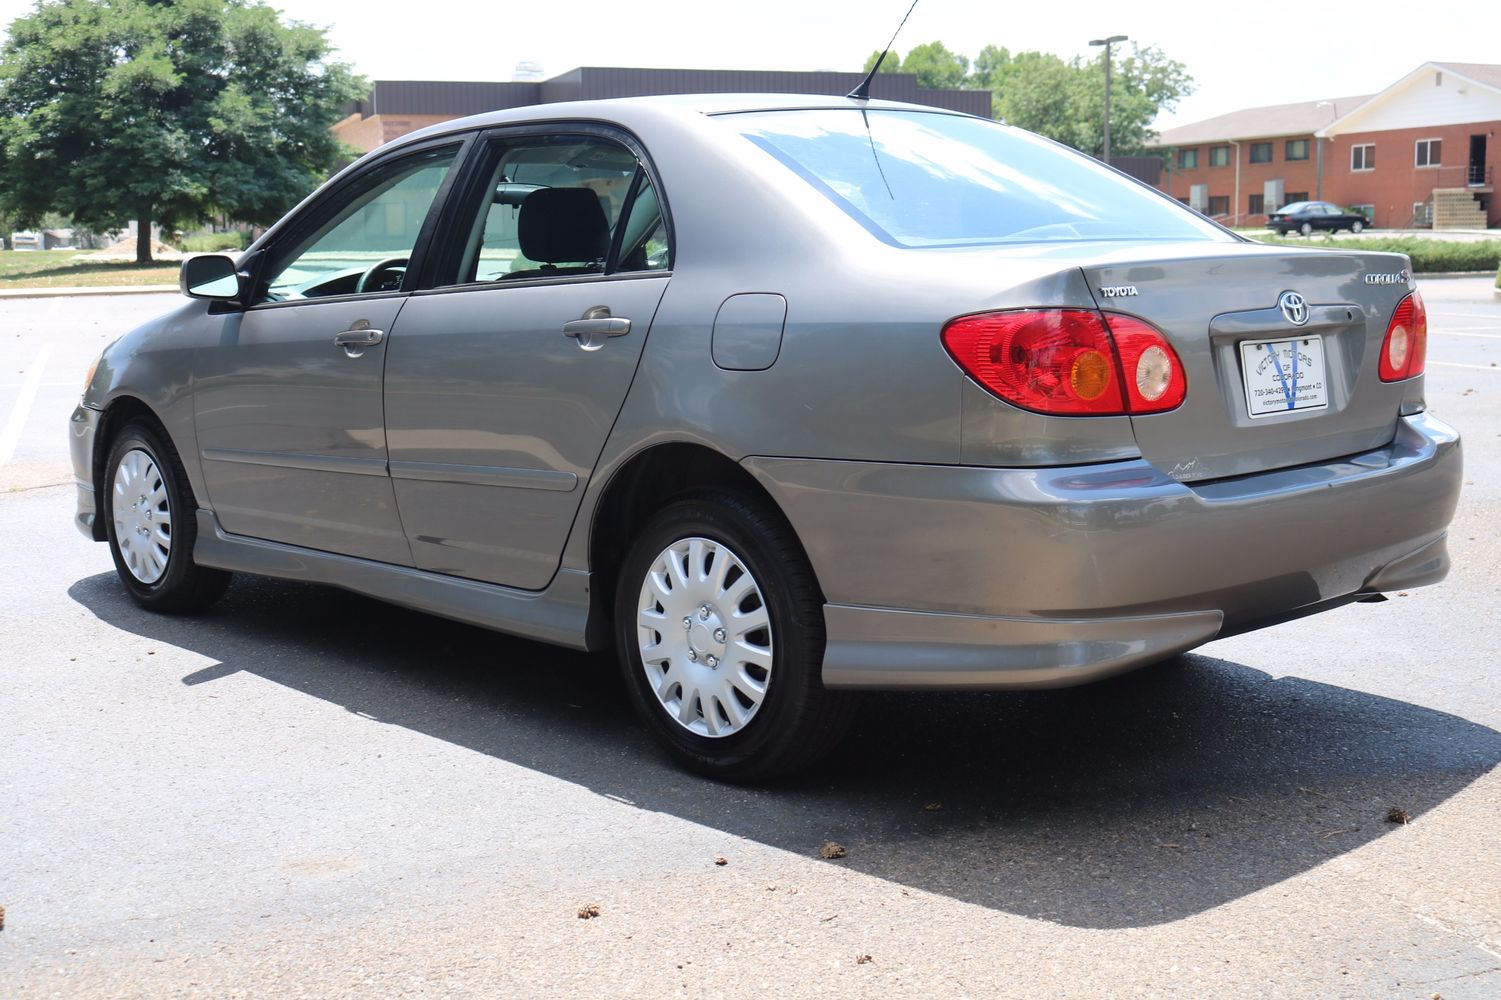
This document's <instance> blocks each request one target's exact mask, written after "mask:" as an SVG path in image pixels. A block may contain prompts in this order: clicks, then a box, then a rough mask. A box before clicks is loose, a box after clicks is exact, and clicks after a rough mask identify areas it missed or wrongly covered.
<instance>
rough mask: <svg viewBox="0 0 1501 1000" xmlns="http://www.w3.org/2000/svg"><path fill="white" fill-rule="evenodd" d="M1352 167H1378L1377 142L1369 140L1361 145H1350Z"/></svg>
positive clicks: (1358, 168)
mask: <svg viewBox="0 0 1501 1000" xmlns="http://www.w3.org/2000/svg"><path fill="white" fill-rule="evenodd" d="M1350 169H1351V170H1375V169H1376V144H1375V143H1374V142H1367V143H1364V144H1362V145H1359V146H1351V147H1350Z"/></svg>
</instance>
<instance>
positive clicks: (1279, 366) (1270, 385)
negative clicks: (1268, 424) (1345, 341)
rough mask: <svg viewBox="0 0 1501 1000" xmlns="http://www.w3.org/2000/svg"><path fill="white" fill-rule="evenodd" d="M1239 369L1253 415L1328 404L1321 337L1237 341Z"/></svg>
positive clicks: (1327, 385)
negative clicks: (1240, 342) (1238, 344)
mask: <svg viewBox="0 0 1501 1000" xmlns="http://www.w3.org/2000/svg"><path fill="white" fill-rule="evenodd" d="M1240 370H1241V375H1242V376H1243V377H1244V379H1245V383H1246V406H1247V408H1248V409H1249V410H1250V412H1251V416H1253V417H1269V416H1271V415H1272V414H1274V413H1286V412H1288V411H1289V410H1320V409H1323V408H1324V407H1326V406H1328V405H1329V379H1328V377H1327V374H1326V371H1325V368H1324V339H1323V338H1322V337H1299V338H1296V339H1293V340H1248V341H1245V342H1244V343H1242V344H1241V345H1240Z"/></svg>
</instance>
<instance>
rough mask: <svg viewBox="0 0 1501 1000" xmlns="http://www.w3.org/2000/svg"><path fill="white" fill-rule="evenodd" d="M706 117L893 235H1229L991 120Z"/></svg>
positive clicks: (1030, 238)
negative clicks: (713, 119) (731, 129)
mask: <svg viewBox="0 0 1501 1000" xmlns="http://www.w3.org/2000/svg"><path fill="white" fill-rule="evenodd" d="M717 120H718V121H720V122H723V123H725V124H726V125H728V126H729V127H731V128H734V129H735V130H736V131H738V132H739V133H740V134H741V135H742V136H744V137H745V138H746V139H747V140H748V141H749V143H750V145H751V146H753V147H754V148H755V149H759V150H760V151H761V152H763V153H765V154H766V155H768V156H769V157H770V158H771V159H772V160H774V161H775V162H776V163H777V164H780V165H781V166H782V167H785V168H786V171H787V172H786V173H785V174H782V173H780V172H777V173H775V174H773V175H771V176H772V179H773V180H776V179H778V178H782V177H785V178H786V181H787V182H788V183H793V182H794V181H795V179H800V180H801V182H802V183H806V184H808V185H810V186H812V187H813V189H814V190H816V191H817V192H819V193H820V194H821V195H823V196H824V197H825V198H827V199H828V200H829V201H831V202H832V203H833V204H834V205H836V206H837V207H838V208H839V209H841V210H842V211H843V212H845V214H847V215H848V216H850V217H851V218H852V219H854V220H855V221H856V222H858V223H859V224H860V225H862V226H863V227H864V228H865V229H866V230H867V231H868V232H870V233H871V234H872V235H873V236H875V237H876V238H878V239H880V240H882V241H884V242H886V243H888V244H891V245H893V246H898V247H911V248H919V247H942V246H969V245H978V244H993V243H1013V242H1014V243H1037V242H1054V241H1065V240H1086V239H1089V240H1114V239H1119V240H1127V239H1130V240H1139V239H1177V240H1183V239H1191V240H1230V239H1233V237H1231V236H1229V235H1227V234H1225V233H1223V232H1222V231H1221V230H1219V229H1217V228H1216V227H1214V226H1212V225H1211V224H1209V223H1206V222H1205V221H1204V220H1202V219H1200V218H1198V217H1197V216H1194V215H1191V214H1189V213H1187V212H1185V211H1183V209H1181V208H1180V207H1179V206H1177V205H1175V204H1173V203H1172V202H1171V201H1170V200H1168V199H1166V198H1164V197H1162V196H1161V195H1160V194H1159V193H1158V192H1156V191H1155V190H1154V189H1152V188H1149V187H1146V186H1145V185H1143V184H1140V183H1138V182H1136V181H1133V180H1131V179H1129V178H1126V177H1123V176H1121V175H1120V174H1119V173H1117V172H1116V171H1114V170H1112V169H1110V168H1108V167H1106V166H1105V165H1103V164H1101V163H1100V162H1099V161H1098V160H1096V159H1094V158H1093V157H1088V156H1084V155H1083V154H1081V153H1076V152H1074V151H1073V150H1069V149H1065V148H1063V147H1060V146H1057V145H1055V144H1054V143H1051V142H1048V141H1047V140H1046V139H1041V138H1039V137H1037V136H1034V135H1032V134H1031V133H1028V132H1024V131H1022V130H1021V129H1016V128H1011V127H1009V126H1006V125H1002V124H1000V123H998V122H991V121H984V120H981V119H975V118H968V117H963V116H959V115H949V114H943V113H941V112H922V111H886V110H871V111H861V110H860V109H858V108H850V109H843V108H839V109H828V110H796V111H759V112H748V113H735V114H726V115H721V116H719V117H718V118H717ZM767 166H768V167H770V164H768V165H767Z"/></svg>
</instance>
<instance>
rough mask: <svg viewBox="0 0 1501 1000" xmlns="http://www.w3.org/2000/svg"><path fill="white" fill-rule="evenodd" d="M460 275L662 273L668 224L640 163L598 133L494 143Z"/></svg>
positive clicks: (472, 278)
mask: <svg viewBox="0 0 1501 1000" xmlns="http://www.w3.org/2000/svg"><path fill="white" fill-rule="evenodd" d="M490 155H491V157H492V158H493V161H494V164H493V166H492V167H490V168H489V177H488V181H487V182H486V185H485V187H484V193H483V195H482V197H481V204H480V206H479V211H478V213H477V215H476V217H475V218H474V220H473V222H472V223H471V224H470V227H469V237H468V242H467V245H466V248H465V251H464V254H463V257H462V259H461V261H460V262H459V269H458V275H457V281H458V283H460V284H470V283H475V282H480V283H488V282H496V281H513V280H517V279H531V280H537V279H547V278H562V277H571V276H577V275H586V274H604V273H607V272H610V273H614V272H620V271H650V270H666V269H667V268H668V267H669V266H670V265H669V253H668V248H667V239H666V227H665V222H664V220H663V217H662V211H661V206H660V204H659V202H658V200H657V196H656V191H655V190H654V189H653V188H652V186H651V182H650V181H649V180H648V179H647V176H646V171H645V168H644V167H643V166H642V165H641V163H640V162H639V161H638V160H637V159H636V156H635V154H634V153H632V152H631V151H630V150H629V149H627V148H626V147H625V146H623V145H621V144H620V143H618V142H614V141H612V140H610V139H606V138H602V137H599V136H588V135H584V136H569V135H560V136H548V137H533V138H524V139H518V140H514V141H504V140H501V141H497V142H496V143H494V144H493V145H492V147H491V150H490Z"/></svg>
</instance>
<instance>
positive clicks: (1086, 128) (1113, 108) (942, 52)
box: [865, 42, 1193, 156]
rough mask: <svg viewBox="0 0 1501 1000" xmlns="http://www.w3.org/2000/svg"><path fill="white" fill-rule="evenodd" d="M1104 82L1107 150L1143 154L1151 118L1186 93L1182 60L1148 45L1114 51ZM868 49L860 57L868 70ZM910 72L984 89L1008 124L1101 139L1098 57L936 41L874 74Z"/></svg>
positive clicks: (1083, 142) (1098, 150) (1096, 142)
mask: <svg viewBox="0 0 1501 1000" xmlns="http://www.w3.org/2000/svg"><path fill="white" fill-rule="evenodd" d="M1113 58H1114V62H1113V64H1112V67H1111V80H1110V146H1111V153H1112V154H1113V155H1129V154H1132V153H1141V152H1145V150H1146V147H1147V143H1149V142H1151V141H1152V138H1153V131H1152V122H1153V120H1154V119H1156V117H1157V115H1158V114H1159V113H1161V112H1162V111H1167V110H1171V109H1172V108H1173V107H1174V106H1175V105H1176V104H1177V102H1178V100H1179V98H1182V97H1185V96H1187V95H1188V94H1190V93H1192V92H1193V80H1192V79H1191V78H1190V77H1189V75H1188V71H1187V70H1186V69H1185V68H1184V66H1183V64H1182V63H1180V62H1178V61H1176V60H1173V59H1169V58H1168V57H1167V56H1166V55H1165V54H1164V53H1163V52H1162V50H1161V49H1158V48H1156V47H1155V46H1147V47H1145V48H1142V47H1138V46H1135V45H1133V46H1132V48H1131V50H1130V51H1129V53H1126V52H1122V51H1120V50H1116V52H1115V53H1114V54H1113ZM874 62H875V55H872V56H871V58H870V59H868V60H866V63H865V68H866V69H867V70H868V69H870V67H871V65H872V64H874ZM893 71H894V72H904V73H916V74H917V80H918V83H919V84H920V85H921V86H924V87H969V88H974V89H977V90H989V91H990V92H991V94H992V95H993V104H994V109H993V110H994V114H995V116H996V117H997V118H1002V119H1004V120H1005V121H1007V122H1009V123H1011V124H1012V125H1019V126H1021V127H1022V128H1025V129H1028V130H1030V131H1033V132H1036V133H1038V134H1040V135H1045V136H1047V137H1048V138H1050V139H1056V140H1058V141H1059V142H1062V143H1065V144H1067V145H1069V146H1073V147H1074V148H1075V149H1079V150H1082V151H1084V152H1086V153H1090V154H1091V155H1094V156H1100V155H1102V154H1103V152H1104V145H1105V129H1104V120H1105V62H1104V55H1103V53H1102V54H1101V55H1099V56H1097V57H1095V58H1092V59H1078V58H1076V59H1072V60H1064V59H1062V58H1060V57H1058V56H1056V55H1053V54H1052V53H1049V52H1016V53H1013V52H1011V51H1009V50H1007V49H1005V48H1003V47H1000V46H996V45H987V46H985V48H983V49H981V50H980V54H979V55H978V56H976V57H975V60H974V62H973V63H970V62H969V60H968V59H966V58H965V57H964V56H962V55H958V54H956V53H953V52H950V51H949V50H948V49H946V48H944V46H943V45H942V44H941V43H939V42H929V43H928V44H926V45H919V46H918V47H917V48H915V49H913V50H912V51H911V52H909V53H907V57H906V58H905V59H899V58H898V57H897V54H896V53H894V52H893V53H892V54H891V55H889V56H887V57H886V61H885V62H884V63H883V64H882V65H881V72H883V73H885V72H893Z"/></svg>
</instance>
